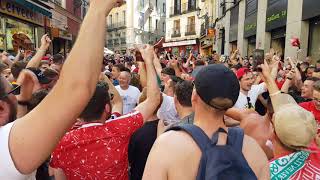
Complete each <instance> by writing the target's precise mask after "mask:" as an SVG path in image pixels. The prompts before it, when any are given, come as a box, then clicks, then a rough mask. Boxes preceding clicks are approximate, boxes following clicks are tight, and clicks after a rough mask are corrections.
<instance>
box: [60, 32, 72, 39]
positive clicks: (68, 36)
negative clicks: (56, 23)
mask: <svg viewBox="0 0 320 180" xmlns="http://www.w3.org/2000/svg"><path fill="white" fill-rule="evenodd" d="M59 37H60V38H62V39H66V40H70V41H72V34H70V33H69V32H68V31H64V30H61V29H60V30H59Z"/></svg>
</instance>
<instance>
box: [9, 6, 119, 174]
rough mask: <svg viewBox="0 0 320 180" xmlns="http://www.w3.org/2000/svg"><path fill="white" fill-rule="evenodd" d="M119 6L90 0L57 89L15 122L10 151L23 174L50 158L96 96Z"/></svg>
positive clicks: (10, 140)
mask: <svg viewBox="0 0 320 180" xmlns="http://www.w3.org/2000/svg"><path fill="white" fill-rule="evenodd" d="M118 2H120V1H118ZM116 4H117V0H108V1H100V0H91V1H90V8H89V11H88V13H87V15H86V17H85V19H84V21H83V23H82V27H81V30H80V32H79V36H78V39H77V41H76V43H75V45H74V47H73V49H72V51H71V52H70V55H69V57H68V59H67V61H66V63H65V65H64V67H63V69H62V71H61V75H60V78H59V80H58V82H57V84H56V86H55V87H54V88H53V89H52V91H51V92H50V93H49V95H48V96H47V97H46V98H45V99H44V100H43V101H42V102H41V103H40V104H39V105H38V106H37V107H36V108H35V109H34V110H33V111H31V112H30V113H28V114H27V115H25V116H24V117H22V118H21V119H18V120H16V122H15V123H14V125H13V127H12V129H11V133H10V137H9V148H10V152H11V157H12V159H13V161H14V164H15V166H16V168H17V169H18V170H19V171H20V172H21V173H24V174H28V173H31V172H33V171H34V170H36V169H37V168H38V167H39V166H40V164H41V163H42V162H43V161H44V160H45V159H46V158H48V156H49V155H50V154H51V152H52V150H53V149H54V148H55V147H56V145H57V143H58V142H59V140H60V139H61V138H62V136H63V135H64V134H65V133H66V131H68V130H69V128H70V127H71V126H72V125H73V124H74V122H75V121H76V119H77V117H78V116H79V114H80V113H81V112H82V111H83V109H84V108H85V106H86V105H87V103H88V101H89V100H90V98H91V96H92V95H93V93H94V91H95V87H96V84H97V81H98V79H99V75H100V70H101V65H102V59H103V57H102V55H103V47H104V39H105V26H106V21H105V17H106V15H107V14H108V13H109V12H110V10H111V9H112V7H114V6H115V5H116ZM88 45H90V47H89V48H88ZM79 72H81V73H79ZM52 109H54V111H50V110H52Z"/></svg>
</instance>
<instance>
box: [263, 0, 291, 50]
mask: <svg viewBox="0 0 320 180" xmlns="http://www.w3.org/2000/svg"><path fill="white" fill-rule="evenodd" d="M287 8H288V0H268V8H267V20H266V32H270V33H271V48H273V49H275V50H276V51H278V52H279V53H281V54H282V55H283V54H284V50H285V39H286V38H285V34H286V24H287Z"/></svg>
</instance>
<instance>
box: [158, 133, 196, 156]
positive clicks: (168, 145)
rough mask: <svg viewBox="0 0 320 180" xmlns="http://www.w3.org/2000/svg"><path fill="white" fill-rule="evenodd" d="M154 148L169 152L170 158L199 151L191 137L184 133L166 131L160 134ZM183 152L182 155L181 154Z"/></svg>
mask: <svg viewBox="0 0 320 180" xmlns="http://www.w3.org/2000/svg"><path fill="white" fill-rule="evenodd" d="M155 146H156V147H157V148H159V149H163V150H164V151H166V152H170V153H169V154H171V155H172V156H180V155H181V154H188V152H189V153H191V152H194V151H197V150H198V151H199V152H200V149H199V148H198V146H197V144H196V143H195V142H194V141H193V139H192V137H191V136H190V135H188V134H187V133H186V132H184V131H173V130H172V131H168V132H165V133H163V134H161V135H160V136H159V137H158V138H157V140H156V142H155ZM181 152H184V153H181Z"/></svg>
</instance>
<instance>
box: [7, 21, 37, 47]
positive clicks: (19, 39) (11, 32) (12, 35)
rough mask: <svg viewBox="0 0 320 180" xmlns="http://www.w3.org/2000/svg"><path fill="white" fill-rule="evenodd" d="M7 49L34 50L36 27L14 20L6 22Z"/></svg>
mask: <svg viewBox="0 0 320 180" xmlns="http://www.w3.org/2000/svg"><path fill="white" fill-rule="evenodd" d="M6 38H7V49H8V50H11V51H12V50H14V51H17V50H18V48H19V47H20V48H22V49H26V50H33V49H34V47H35V44H34V43H35V36H34V27H33V26H31V25H29V24H25V23H22V22H19V21H15V20H13V19H7V21H6Z"/></svg>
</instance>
